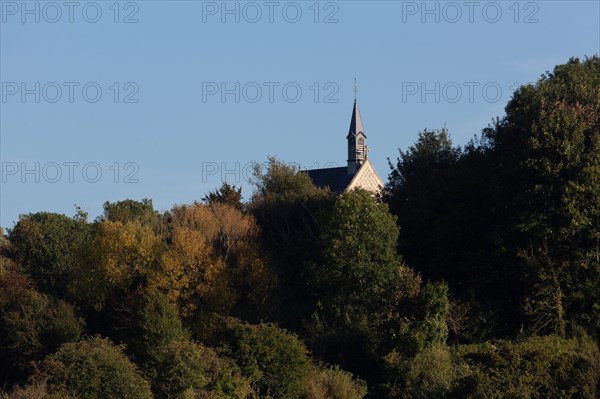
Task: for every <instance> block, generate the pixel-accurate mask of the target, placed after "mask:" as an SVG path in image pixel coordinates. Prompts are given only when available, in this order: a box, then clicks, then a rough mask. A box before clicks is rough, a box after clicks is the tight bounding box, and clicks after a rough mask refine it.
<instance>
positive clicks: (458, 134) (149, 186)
mask: <svg viewBox="0 0 600 399" xmlns="http://www.w3.org/2000/svg"><path fill="white" fill-rule="evenodd" d="M0 11H1V20H0V81H1V83H2V87H1V93H0V94H1V98H0V107H1V108H0V133H1V139H0V156H1V164H2V176H1V181H0V184H1V191H0V200H1V201H0V226H2V227H5V228H6V227H11V226H12V225H13V223H14V222H15V221H16V220H18V216H19V214H24V213H29V212H37V211H42V210H45V211H52V212H60V213H66V214H67V215H73V214H74V213H75V210H74V205H75V204H76V205H78V206H80V207H82V208H83V209H84V210H86V211H88V212H89V213H90V216H91V217H92V218H93V217H96V216H98V215H99V214H100V213H101V210H102V204H103V202H104V201H116V200H121V199H125V198H133V199H141V198H151V199H153V201H154V204H155V207H156V208H157V209H159V210H166V209H169V208H170V207H171V206H172V205H173V204H175V203H186V202H191V201H194V200H198V199H200V198H201V197H202V196H203V195H204V194H206V192H207V191H208V190H211V189H214V188H216V187H218V186H219V185H220V184H221V181H222V180H223V179H226V180H228V181H229V182H230V183H233V184H236V185H238V186H239V185H241V186H242V187H243V194H244V196H245V197H246V198H249V196H250V195H251V193H252V186H251V185H250V184H249V183H248V182H247V181H246V177H247V175H248V174H249V173H248V170H249V166H248V165H250V164H251V162H259V163H262V162H264V161H265V160H266V158H267V156H268V155H269V154H272V155H277V156H278V157H280V158H281V159H282V160H284V161H286V162H295V163H298V164H300V165H301V166H302V167H311V166H317V165H318V166H321V167H322V166H324V165H327V166H333V165H340V166H341V165H344V164H345V162H346V143H345V135H346V134H347V130H348V126H349V122H350V115H351V111H352V101H353V98H354V93H353V82H354V78H356V79H357V82H358V100H359V104H360V109H361V114H362V118H363V122H364V126H365V130H366V134H367V136H368V144H369V147H370V148H371V152H370V159H371V161H372V162H373V163H374V165H375V167H376V169H377V170H378V172H379V174H380V175H381V177H382V178H383V179H384V180H386V178H387V174H388V172H389V169H388V166H387V160H386V159H387V157H392V158H395V157H396V155H397V152H398V148H402V149H406V148H407V147H408V146H409V145H411V144H412V143H414V141H415V139H416V137H417V134H418V132H419V131H421V130H423V129H424V128H429V129H436V128H441V127H443V126H446V127H447V128H448V129H449V131H450V133H451V135H452V138H453V140H454V142H455V143H456V144H464V143H466V142H467V141H468V140H469V139H470V138H472V137H473V136H474V135H476V134H479V133H480V131H481V129H482V128H484V127H485V126H487V124H488V123H489V122H490V121H491V120H492V118H495V117H496V116H502V114H503V109H504V106H505V104H506V102H507V101H508V100H509V99H510V96H511V93H512V91H514V89H515V87H516V85H518V84H522V83H527V82H533V81H535V80H536V79H537V78H538V77H539V76H540V75H541V74H542V73H544V72H545V71H548V70H552V68H553V67H554V66H555V65H556V64H560V63H564V62H566V61H567V60H568V59H569V57H573V56H576V57H580V58H581V57H584V56H585V55H593V54H598V52H599V51H600V6H599V2H597V1H535V2H531V1H519V2H517V1H497V2H487V1H485V2H477V1H472V2H468V1H458V2H448V1H443V2H436V1H428V2H421V1H418V2H411V1H319V2H316V1H297V2H287V1H284V2H281V1H257V2H251V1H227V2H222V1H216V2H213V1H193V0H188V1H137V2H136V1H133V2H127V1H119V2H117V1H97V2H87V1H85V2H79V1H73V2H70V3H69V2H64V1H57V2H46V1H27V2H22V1H16V2H15V1H4V0H2V1H0Z"/></svg>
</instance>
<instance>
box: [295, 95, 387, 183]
mask: <svg viewBox="0 0 600 399" xmlns="http://www.w3.org/2000/svg"><path fill="white" fill-rule="evenodd" d="M346 140H347V142H348V165H347V166H342V167H339V168H325V169H312V170H307V171H306V173H308V176H310V179H311V180H312V182H313V184H314V185H315V186H317V187H329V189H331V191H333V192H336V193H342V192H344V191H349V190H352V189H353V188H362V189H364V190H367V191H372V192H377V191H379V190H380V189H381V188H383V181H382V180H381V178H380V177H379V175H378V174H377V172H376V171H375V168H374V167H373V165H372V164H371V162H370V161H369V147H368V146H367V135H366V134H365V130H364V128H363V124H362V120H361V118H360V111H359V110H358V102H357V101H356V98H355V99H354V108H353V109H352V119H351V120H350V129H349V131H348V135H347V136H346Z"/></svg>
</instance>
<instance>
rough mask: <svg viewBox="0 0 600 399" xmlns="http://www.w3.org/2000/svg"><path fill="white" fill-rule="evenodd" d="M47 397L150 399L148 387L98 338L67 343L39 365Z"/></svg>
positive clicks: (132, 367)
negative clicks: (45, 382)
mask: <svg viewBox="0 0 600 399" xmlns="http://www.w3.org/2000/svg"><path fill="white" fill-rule="evenodd" d="M41 370H42V371H41V373H42V374H41V375H42V377H43V378H44V379H46V380H47V383H48V389H49V391H50V393H51V394H56V395H62V397H77V398H82V399H101V398H132V399H138V398H139V399H145V398H148V399H150V398H152V393H151V391H150V384H148V382H147V381H146V380H145V379H144V378H143V377H142V375H141V373H140V372H139V371H138V369H137V367H136V366H135V365H134V364H133V363H131V362H130V361H129V359H127V356H125V355H124V354H123V348H122V347H119V346H115V345H113V344H112V343H111V342H110V341H108V340H106V339H102V338H91V339H89V340H85V341H81V342H77V343H69V344H65V345H63V346H62V347H61V348H60V349H59V350H58V352H56V353H55V354H53V355H50V356H48V358H47V359H46V360H44V362H43V363H42V365H41Z"/></svg>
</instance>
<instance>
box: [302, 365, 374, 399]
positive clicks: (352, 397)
mask: <svg viewBox="0 0 600 399" xmlns="http://www.w3.org/2000/svg"><path fill="white" fill-rule="evenodd" d="M366 394H367V385H366V384H365V382H364V381H361V380H356V379H354V378H353V377H352V374H350V373H349V372H347V371H344V370H342V369H340V368H339V366H334V367H324V368H318V369H317V370H315V371H314V373H313V375H312V376H311V378H310V380H309V382H308V386H307V388H306V391H305V392H304V394H303V395H302V398H303V399H361V398H363V397H364V396H365V395H366Z"/></svg>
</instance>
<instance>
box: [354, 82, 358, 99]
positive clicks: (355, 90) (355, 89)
mask: <svg viewBox="0 0 600 399" xmlns="http://www.w3.org/2000/svg"><path fill="white" fill-rule="evenodd" d="M353 91H354V101H356V92H357V91H358V89H357V88H356V78H354V90H353Z"/></svg>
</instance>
